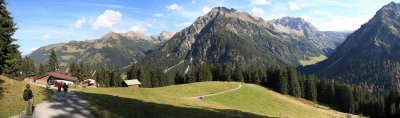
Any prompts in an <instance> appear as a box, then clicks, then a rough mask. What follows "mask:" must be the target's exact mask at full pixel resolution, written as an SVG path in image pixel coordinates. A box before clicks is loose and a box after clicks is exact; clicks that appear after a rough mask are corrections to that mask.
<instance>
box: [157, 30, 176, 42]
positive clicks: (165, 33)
mask: <svg viewBox="0 0 400 118" xmlns="http://www.w3.org/2000/svg"><path fill="white" fill-rule="evenodd" d="M174 35H175V32H168V31H163V32H161V33H160V35H159V36H158V39H159V41H160V42H166V41H168V40H169V39H170V38H172V36H174Z"/></svg>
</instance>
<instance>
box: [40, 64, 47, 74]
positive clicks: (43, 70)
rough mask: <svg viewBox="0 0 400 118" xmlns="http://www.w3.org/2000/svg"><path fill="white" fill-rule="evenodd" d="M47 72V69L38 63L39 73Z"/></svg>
mask: <svg viewBox="0 0 400 118" xmlns="http://www.w3.org/2000/svg"><path fill="white" fill-rule="evenodd" d="M46 72H47V69H46V67H45V66H43V64H40V65H39V74H45V73H46Z"/></svg>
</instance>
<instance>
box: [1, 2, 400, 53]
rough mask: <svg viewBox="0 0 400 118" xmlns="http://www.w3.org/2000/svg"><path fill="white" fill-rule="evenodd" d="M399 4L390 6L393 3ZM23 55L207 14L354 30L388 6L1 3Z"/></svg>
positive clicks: (177, 25)
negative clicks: (288, 19) (298, 20)
mask: <svg viewBox="0 0 400 118" xmlns="http://www.w3.org/2000/svg"><path fill="white" fill-rule="evenodd" d="M399 1H400V0H397V1H394V2H396V3H398V2H399ZM6 2H7V3H8V4H7V9H8V10H9V11H11V13H12V14H11V15H12V16H13V17H14V21H15V22H16V23H17V27H19V29H18V30H17V32H16V33H15V34H14V36H13V37H14V38H16V39H18V41H17V43H18V44H19V45H20V46H21V47H20V51H22V53H23V55H26V54H29V53H30V52H31V51H33V50H35V49H37V48H39V47H41V46H44V45H49V44H54V43H60V42H69V41H72V40H90V39H96V38H100V37H101V36H103V35H104V34H106V33H107V32H110V31H113V32H127V31H131V30H133V31H139V32H143V33H145V34H146V35H155V34H159V33H160V32H162V31H164V30H166V31H172V32H176V31H179V30H181V29H183V28H185V27H187V26H188V25H190V24H191V23H192V22H193V21H194V20H195V19H196V18H197V17H199V16H201V15H203V14H205V13H207V12H208V11H209V10H210V9H211V8H213V7H216V6H224V7H228V8H235V9H237V10H239V11H246V12H248V13H251V14H254V15H256V16H260V17H262V18H263V19H265V20H271V19H276V18H281V17H283V16H292V17H302V18H303V19H305V20H307V21H309V22H311V23H312V24H313V25H314V26H315V27H317V28H318V29H319V30H322V31H343V30H356V29H357V28H359V27H360V25H361V24H363V23H365V22H367V21H368V20H369V19H370V18H371V17H373V15H374V14H375V12H376V11H377V10H378V9H380V8H381V7H382V6H383V5H385V4H388V3H389V2H390V0H7V1H6Z"/></svg>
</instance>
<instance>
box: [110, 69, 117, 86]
mask: <svg viewBox="0 0 400 118" xmlns="http://www.w3.org/2000/svg"><path fill="white" fill-rule="evenodd" d="M109 74H110V76H109V77H110V81H108V86H110V87H114V86H115V78H116V75H115V72H114V71H112V70H111V72H110V73H109Z"/></svg>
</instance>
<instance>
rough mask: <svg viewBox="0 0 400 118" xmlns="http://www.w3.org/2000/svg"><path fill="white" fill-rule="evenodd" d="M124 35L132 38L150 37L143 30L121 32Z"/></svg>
mask: <svg viewBox="0 0 400 118" xmlns="http://www.w3.org/2000/svg"><path fill="white" fill-rule="evenodd" d="M120 34H121V35H122V36H125V37H129V38H132V39H147V38H148V37H147V36H146V35H144V34H143V33H141V32H137V31H128V32H126V33H120Z"/></svg>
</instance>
